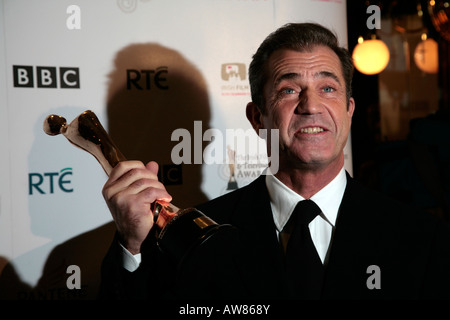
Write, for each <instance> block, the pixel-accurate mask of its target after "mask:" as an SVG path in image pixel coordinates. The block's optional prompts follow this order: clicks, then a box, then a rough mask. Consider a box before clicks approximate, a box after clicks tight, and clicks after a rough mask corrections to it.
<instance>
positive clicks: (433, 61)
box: [414, 33, 439, 73]
mask: <svg viewBox="0 0 450 320" xmlns="http://www.w3.org/2000/svg"><path fill="white" fill-rule="evenodd" d="M421 39H422V41H421V42H419V44H418V45H417V46H416V49H415V50H414V62H415V63H416V65H417V67H418V68H419V69H420V70H422V71H423V72H426V73H437V72H438V69H439V68H438V67H439V59H438V56H439V54H438V44H437V42H436V41H434V40H433V39H428V38H427V34H426V33H422V35H421Z"/></svg>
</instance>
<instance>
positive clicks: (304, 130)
mask: <svg viewBox="0 0 450 320" xmlns="http://www.w3.org/2000/svg"><path fill="white" fill-rule="evenodd" d="M322 131H323V128H320V127H309V128H302V129H301V130H300V132H301V133H319V132H322Z"/></svg>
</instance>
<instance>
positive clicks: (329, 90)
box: [323, 87, 335, 92]
mask: <svg viewBox="0 0 450 320" xmlns="http://www.w3.org/2000/svg"><path fill="white" fill-rule="evenodd" d="M334 91H335V90H334V88H333V87H325V88H323V92H334Z"/></svg>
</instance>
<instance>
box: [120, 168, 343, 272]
mask: <svg viewBox="0 0 450 320" xmlns="http://www.w3.org/2000/svg"><path fill="white" fill-rule="evenodd" d="M346 184H347V176H346V174H345V170H344V168H342V169H341V171H340V172H339V174H338V175H337V176H336V177H335V178H334V179H333V180H332V181H331V182H330V183H329V184H328V185H326V186H325V187H324V188H323V189H322V190H320V191H319V192H317V193H316V194H315V195H313V196H312V197H311V200H313V201H314V202H315V203H316V204H317V205H318V206H319V208H320V210H321V211H322V213H321V214H320V215H319V216H317V217H316V218H315V219H314V220H313V221H311V223H310V224H309V230H310V232H311V238H312V240H313V242H314V245H315V246H316V250H317V252H318V254H319V257H320V259H321V260H322V263H325V262H326V257H327V252H328V247H329V245H330V242H331V237H332V235H333V230H334V226H335V224H336V218H337V214H338V210H339V206H340V205H341V201H342V197H343V196H344V191H345V187H346ZM266 186H267V190H268V192H269V196H270V204H271V207H272V213H273V220H274V222H275V226H276V232H277V236H278V234H279V233H280V232H281V230H283V227H284V225H285V224H286V222H287V221H288V220H289V217H290V216H291V214H292V212H293V211H294V208H295V206H296V205H297V203H298V202H299V201H301V200H305V199H304V198H303V197H302V196H300V195H299V194H298V193H296V192H294V191H292V190H291V189H289V188H288V187H287V186H286V185H284V184H283V183H282V182H281V181H280V180H278V179H277V178H276V177H275V176H274V175H272V174H271V173H270V172H269V171H268V172H267V173H266ZM120 247H121V248H122V251H123V254H122V259H123V261H122V263H123V267H124V268H125V269H126V270H128V271H130V272H133V271H135V270H136V269H137V268H138V267H139V265H140V263H141V254H140V253H138V254H136V255H133V254H131V253H130V252H129V251H128V250H127V249H126V248H125V247H123V246H122V245H120Z"/></svg>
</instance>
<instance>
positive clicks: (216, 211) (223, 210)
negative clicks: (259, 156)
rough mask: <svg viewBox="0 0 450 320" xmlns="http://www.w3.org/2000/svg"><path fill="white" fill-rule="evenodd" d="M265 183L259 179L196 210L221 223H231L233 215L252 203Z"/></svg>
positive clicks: (203, 204)
mask: <svg viewBox="0 0 450 320" xmlns="http://www.w3.org/2000/svg"><path fill="white" fill-rule="evenodd" d="M263 183H264V180H263V178H262V177H260V178H257V179H256V180H255V181H253V182H251V183H250V184H248V185H246V186H244V187H241V188H239V189H237V190H234V191H231V192H229V193H226V194H223V195H221V196H218V197H217V198H214V199H212V200H209V201H207V202H205V203H202V204H199V205H197V206H196V208H197V209H198V210H200V211H202V212H203V213H204V214H206V215H207V216H208V217H210V218H212V219H213V220H215V221H217V222H219V223H229V222H230V221H231V218H232V216H233V214H234V213H235V212H237V211H239V208H241V206H242V204H243V203H247V202H248V201H252V200H251V199H253V197H254V196H255V193H257V192H258V186H259V187H260V186H261V185H262V184H263Z"/></svg>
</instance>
